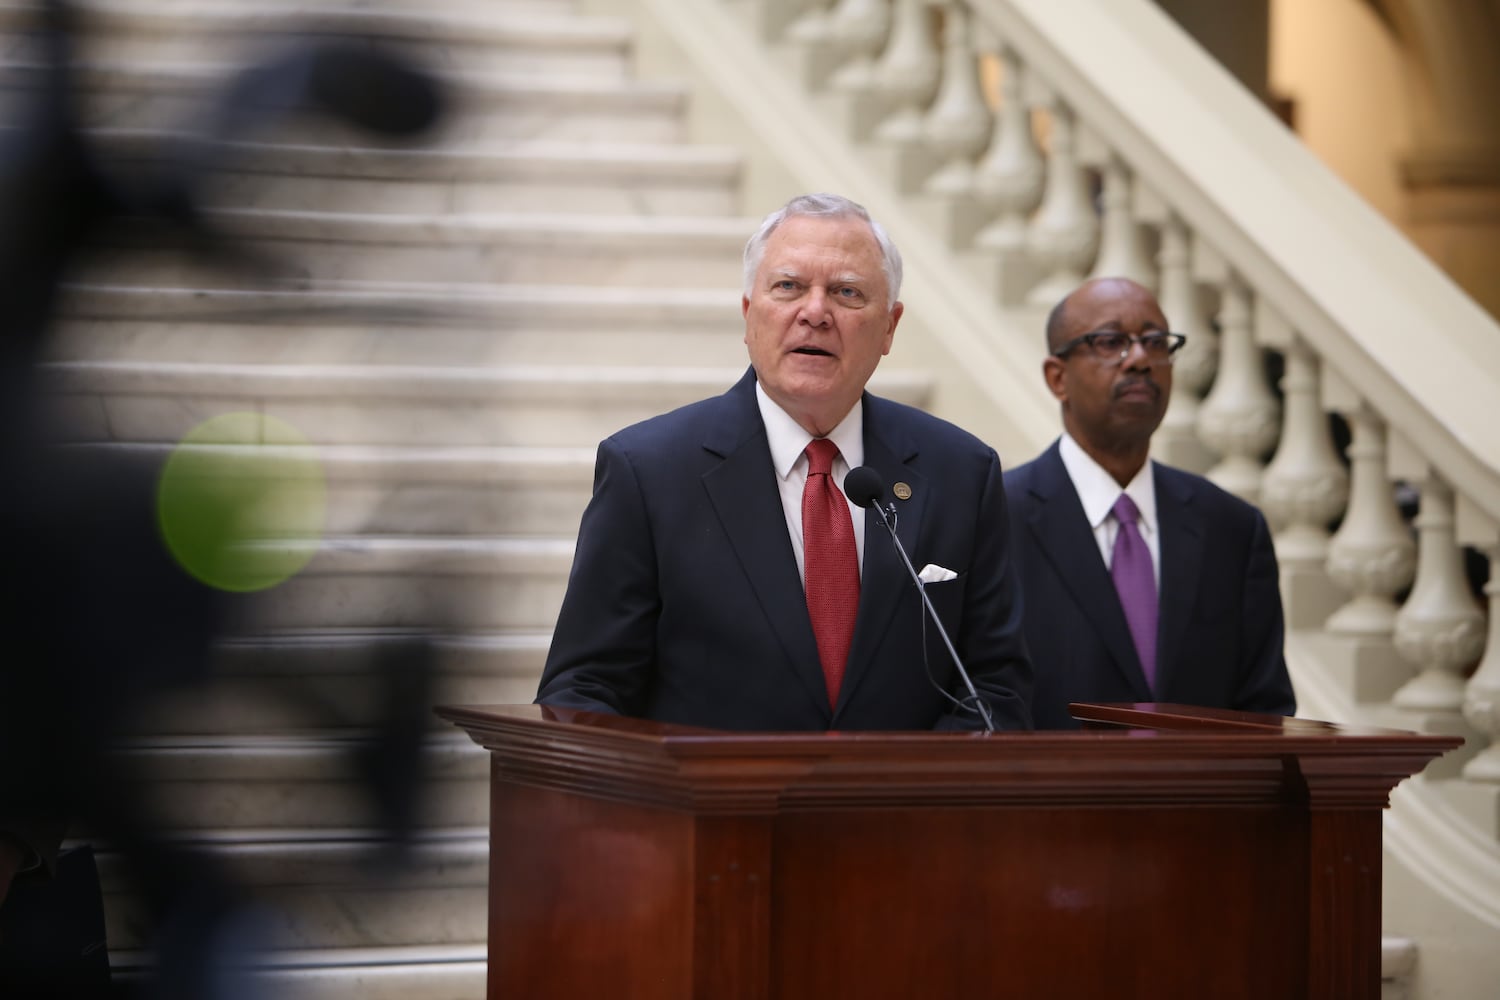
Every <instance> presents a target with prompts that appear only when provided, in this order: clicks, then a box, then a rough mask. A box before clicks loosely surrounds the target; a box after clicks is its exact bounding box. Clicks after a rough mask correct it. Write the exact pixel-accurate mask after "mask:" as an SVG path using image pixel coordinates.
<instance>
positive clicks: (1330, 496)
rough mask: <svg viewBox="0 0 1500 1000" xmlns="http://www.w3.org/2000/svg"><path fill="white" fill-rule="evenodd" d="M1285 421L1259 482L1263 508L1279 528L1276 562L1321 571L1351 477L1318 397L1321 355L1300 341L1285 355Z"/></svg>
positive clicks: (1294, 342)
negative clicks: (1345, 468) (1339, 453)
mask: <svg viewBox="0 0 1500 1000" xmlns="http://www.w3.org/2000/svg"><path fill="white" fill-rule="evenodd" d="M1281 389H1282V395H1283V397H1284V398H1285V400H1286V418H1285V420H1283V421H1282V425H1281V441H1280V443H1279V444H1278V446H1277V448H1276V455H1275V456H1274V457H1273V458H1272V459H1271V462H1270V464H1269V465H1267V466H1266V472H1265V478H1264V479H1263V480H1262V482H1261V507H1263V508H1264V509H1265V512H1266V517H1267V518H1268V519H1269V520H1270V521H1271V524H1272V526H1273V527H1275V528H1276V529H1277V530H1276V558H1277V559H1278V560H1280V561H1281V562H1283V563H1287V562H1291V563H1294V564H1307V565H1313V566H1317V567H1319V568H1322V566H1323V564H1324V562H1325V561H1326V560H1327V558H1328V541H1329V533H1328V524H1329V523H1330V522H1331V521H1332V520H1333V519H1334V518H1335V517H1337V516H1338V515H1339V514H1341V513H1343V510H1344V505H1345V504H1346V503H1347V502H1348V500H1349V474H1348V473H1347V472H1346V471H1344V465H1343V463H1342V462H1340V461H1339V459H1338V454H1337V452H1335V451H1334V447H1333V435H1332V434H1331V433H1330V432H1329V428H1328V416H1327V414H1326V413H1324V412H1323V407H1322V404H1321V403H1320V402H1319V399H1318V357H1317V355H1316V354H1314V353H1313V351H1312V348H1310V347H1308V346H1307V343H1306V342H1305V341H1303V340H1302V338H1300V337H1295V338H1293V340H1292V345H1291V347H1290V349H1289V350H1288V351H1287V353H1286V374H1285V376H1283V378H1282V380H1281Z"/></svg>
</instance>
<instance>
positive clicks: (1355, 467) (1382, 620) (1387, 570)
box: [1324, 405, 1417, 637]
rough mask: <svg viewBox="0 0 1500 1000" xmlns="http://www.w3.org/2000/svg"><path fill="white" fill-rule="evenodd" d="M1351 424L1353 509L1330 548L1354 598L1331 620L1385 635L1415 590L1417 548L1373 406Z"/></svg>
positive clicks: (1331, 567)
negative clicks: (1403, 597) (1404, 594)
mask: <svg viewBox="0 0 1500 1000" xmlns="http://www.w3.org/2000/svg"><path fill="white" fill-rule="evenodd" d="M1344 416H1345V419H1347V420H1348V421H1349V433H1350V441H1349V466H1350V477H1349V478H1350V482H1349V509H1348V510H1346V511H1345V512H1344V521H1343V523H1342V524H1340V525H1339V530H1338V531H1337V532H1335V533H1334V536H1333V540H1332V541H1330V542H1329V543H1328V575H1329V576H1331V577H1333V579H1334V581H1335V582H1336V583H1338V584H1339V585H1340V586H1342V587H1343V588H1344V589H1345V590H1347V591H1349V592H1350V594H1352V595H1353V596H1352V597H1350V598H1349V600H1348V602H1347V603H1346V604H1345V605H1344V606H1343V607H1341V608H1339V609H1338V610H1337V611H1335V612H1334V613H1333V614H1332V615H1330V616H1329V617H1328V622H1327V624H1326V625H1325V626H1324V627H1325V628H1326V629H1327V630H1328V631H1329V632H1332V633H1335V634H1338V635H1346V636H1375V637H1379V636H1385V635H1389V634H1390V633H1391V630H1392V629H1393V628H1394V627H1395V623H1396V601H1395V596H1396V594H1398V593H1400V592H1401V591H1402V590H1404V589H1406V588H1407V587H1409V586H1410V585H1411V581H1412V578H1413V576H1414V575H1415V573H1416V567H1417V545H1416V542H1414V541H1412V537H1411V533H1410V532H1409V531H1407V529H1406V525H1405V523H1404V522H1403V521H1402V520H1401V512H1400V511H1399V510H1397V509H1396V497H1395V494H1394V492H1393V491H1392V489H1391V483H1390V480H1389V479H1387V478H1386V449H1385V428H1384V425H1383V424H1382V423H1381V421H1380V418H1379V417H1377V416H1376V415H1375V413H1374V411H1372V410H1371V409H1370V408H1369V407H1368V406H1364V405H1361V406H1359V407H1357V408H1355V409H1353V410H1351V411H1350V412H1348V413H1345V414H1344Z"/></svg>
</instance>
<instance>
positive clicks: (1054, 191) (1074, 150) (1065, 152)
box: [1026, 95, 1099, 306]
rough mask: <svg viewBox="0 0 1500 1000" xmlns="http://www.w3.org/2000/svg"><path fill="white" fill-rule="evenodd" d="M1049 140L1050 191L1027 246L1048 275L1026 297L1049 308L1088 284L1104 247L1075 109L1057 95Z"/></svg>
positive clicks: (1051, 109) (1051, 105) (1053, 99)
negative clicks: (1081, 152)
mask: <svg viewBox="0 0 1500 1000" xmlns="http://www.w3.org/2000/svg"><path fill="white" fill-rule="evenodd" d="M1047 110H1048V119H1049V121H1050V125H1051V128H1050V141H1049V143H1048V150H1047V180H1046V190H1045V192H1044V193H1043V195H1042V204H1041V207H1040V208H1039V209H1037V213H1036V215H1035V216H1034V217H1033V218H1032V220H1031V228H1030V229H1029V230H1028V231H1027V233H1026V246H1027V249H1028V250H1029V251H1030V252H1031V255H1032V257H1034V258H1035V263H1036V265H1037V267H1038V268H1039V270H1040V272H1041V273H1042V274H1043V275H1045V277H1043V279H1042V281H1041V283H1040V284H1038V285H1037V286H1036V287H1035V288H1033V289H1032V290H1031V294H1030V295H1029V296H1028V297H1027V299H1028V301H1029V302H1030V303H1031V304H1032V305H1046V306H1050V305H1053V304H1054V303H1056V302H1058V301H1059V300H1061V299H1062V297H1063V296H1064V295H1067V294H1068V293H1069V292H1071V291H1072V290H1073V289H1074V288H1076V287H1078V285H1079V283H1081V282H1082V281H1083V276H1084V273H1085V271H1086V270H1087V268H1088V266H1089V264H1091V263H1092V262H1093V260H1094V254H1095V253H1096V252H1097V251H1098V249H1099V217H1098V216H1097V215H1096V214H1095V212H1094V205H1093V200H1092V198H1091V197H1090V194H1089V174H1088V170H1087V168H1085V167H1084V165H1083V163H1082V162H1081V161H1080V160H1079V158H1078V130H1077V123H1076V121H1075V119H1074V116H1073V109H1072V108H1071V107H1069V106H1068V104H1067V102H1065V101H1063V100H1062V98H1060V97H1057V96H1056V95H1053V96H1052V97H1051V98H1050V99H1049V101H1048V105H1047Z"/></svg>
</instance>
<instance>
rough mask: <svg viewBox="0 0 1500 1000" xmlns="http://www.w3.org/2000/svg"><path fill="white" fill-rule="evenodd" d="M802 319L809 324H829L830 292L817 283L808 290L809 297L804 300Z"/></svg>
mask: <svg viewBox="0 0 1500 1000" xmlns="http://www.w3.org/2000/svg"><path fill="white" fill-rule="evenodd" d="M801 319H802V321H803V322H804V323H806V324H807V325H808V326H827V325H828V322H829V315H828V293H827V292H826V291H824V290H823V289H822V288H819V287H818V286H816V285H814V286H813V287H812V288H809V289H808V290H807V297H806V298H805V299H803V300H802V316H801Z"/></svg>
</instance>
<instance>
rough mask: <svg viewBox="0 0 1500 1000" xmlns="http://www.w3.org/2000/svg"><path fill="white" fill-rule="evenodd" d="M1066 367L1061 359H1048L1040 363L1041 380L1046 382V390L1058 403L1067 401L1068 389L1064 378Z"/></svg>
mask: <svg viewBox="0 0 1500 1000" xmlns="http://www.w3.org/2000/svg"><path fill="white" fill-rule="evenodd" d="M1067 372H1068V366H1067V364H1066V363H1065V362H1064V361H1063V359H1062V358H1057V357H1050V356H1049V357H1048V358H1047V359H1046V360H1045V361H1043V362H1042V378H1043V379H1045V380H1046V382H1047V388H1048V389H1050V390H1051V391H1052V395H1053V396H1054V397H1055V398H1056V399H1057V401H1058V402H1060V403H1066V402H1067V401H1068V387H1067V380H1066V378H1065V376H1066V375H1067Z"/></svg>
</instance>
